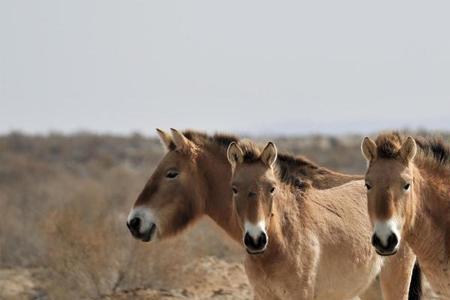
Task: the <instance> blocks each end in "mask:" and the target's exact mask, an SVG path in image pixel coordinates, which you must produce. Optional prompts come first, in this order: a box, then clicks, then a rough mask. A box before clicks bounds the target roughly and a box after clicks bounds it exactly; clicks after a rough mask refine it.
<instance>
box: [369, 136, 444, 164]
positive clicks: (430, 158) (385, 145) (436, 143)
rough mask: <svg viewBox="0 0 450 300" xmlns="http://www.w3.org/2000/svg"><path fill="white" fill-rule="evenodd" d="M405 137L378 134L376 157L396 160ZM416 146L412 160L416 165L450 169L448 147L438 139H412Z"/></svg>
mask: <svg viewBox="0 0 450 300" xmlns="http://www.w3.org/2000/svg"><path fill="white" fill-rule="evenodd" d="M405 140H406V137H405V136H403V135H401V134H399V133H398V132H390V133H383V134H380V135H379V136H378V137H377V139H376V141H375V144H376V145H377V156H378V157H380V158H385V159H397V158H398V157H399V155H400V154H399V151H400V147H401V145H402V144H403V142H404V141H405ZM414 140H415V141H416V144H417V146H418V147H417V150H418V151H417V154H416V157H415V158H414V161H415V162H418V163H429V164H432V165H434V166H435V167H441V168H442V167H444V168H449V169H450V146H449V145H447V144H446V143H445V142H444V141H443V139H442V138H439V137H427V138H425V137H414Z"/></svg>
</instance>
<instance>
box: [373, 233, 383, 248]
mask: <svg viewBox="0 0 450 300" xmlns="http://www.w3.org/2000/svg"><path fill="white" fill-rule="evenodd" d="M379 245H381V241H380V239H379V238H378V236H377V235H376V234H374V235H372V246H375V247H377V246H379Z"/></svg>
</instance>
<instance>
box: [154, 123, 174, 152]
mask: <svg viewBox="0 0 450 300" xmlns="http://www.w3.org/2000/svg"><path fill="white" fill-rule="evenodd" d="M156 132H157V133H158V135H159V139H160V141H161V143H162V144H163V146H164V148H166V149H167V150H169V151H170V150H174V149H175V144H174V143H173V141H172V137H171V136H170V134H169V133H167V132H165V131H163V130H161V129H159V128H156Z"/></svg>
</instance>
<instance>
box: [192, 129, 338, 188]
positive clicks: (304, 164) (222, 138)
mask: <svg viewBox="0 0 450 300" xmlns="http://www.w3.org/2000/svg"><path fill="white" fill-rule="evenodd" d="M183 134H184V136H185V137H186V138H187V139H189V140H190V141H192V142H193V143H194V144H196V145H198V146H203V147H215V148H219V149H220V150H221V151H226V150H227V148H228V146H229V145H230V144H231V143H232V142H235V143H237V144H238V145H239V147H240V148H241V149H242V151H243V152H244V162H245V163H256V162H259V161H260V155H261V152H262V150H263V147H261V146H260V145H258V144H256V143H254V142H252V141H250V140H248V139H240V138H238V137H236V136H234V135H229V134H223V133H216V134H214V135H207V134H205V133H203V132H198V131H194V130H187V131H184V132H183ZM275 171H276V172H275V173H276V174H277V177H278V179H279V180H280V181H281V182H283V183H286V184H288V185H291V186H294V187H295V188H297V189H298V188H300V189H304V188H306V187H308V186H309V183H308V182H306V181H304V180H301V178H305V177H308V176H310V174H311V173H312V172H314V173H315V174H316V175H328V174H331V173H332V172H331V171H330V170H328V169H326V168H323V167H320V166H318V165H317V164H315V163H313V162H312V161H310V160H308V159H307V158H305V157H304V156H293V155H290V154H285V153H278V157H277V160H276V168H275Z"/></svg>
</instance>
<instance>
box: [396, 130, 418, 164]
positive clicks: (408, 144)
mask: <svg viewBox="0 0 450 300" xmlns="http://www.w3.org/2000/svg"><path fill="white" fill-rule="evenodd" d="M399 153H400V157H401V158H402V159H403V160H404V161H405V162H406V163H409V162H410V161H412V160H413V159H414V156H416V153H417V145H416V141H415V140H414V138H413V137H411V136H408V138H407V139H406V141H405V142H404V143H403V145H402V147H401V148H400V151H399Z"/></svg>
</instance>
